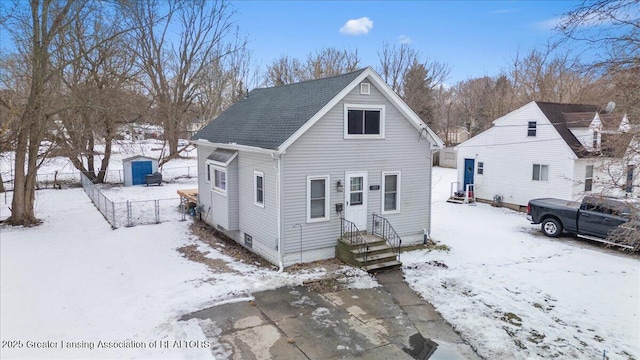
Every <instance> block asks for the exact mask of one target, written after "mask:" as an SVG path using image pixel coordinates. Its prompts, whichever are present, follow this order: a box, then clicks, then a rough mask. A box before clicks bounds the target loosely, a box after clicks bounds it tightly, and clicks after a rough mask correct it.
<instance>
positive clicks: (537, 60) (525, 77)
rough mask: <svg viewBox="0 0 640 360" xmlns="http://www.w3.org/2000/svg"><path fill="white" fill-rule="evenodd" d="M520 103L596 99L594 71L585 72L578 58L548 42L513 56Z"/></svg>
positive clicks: (515, 85) (511, 67)
mask: <svg viewBox="0 0 640 360" xmlns="http://www.w3.org/2000/svg"><path fill="white" fill-rule="evenodd" d="M509 72H510V75H511V82H512V84H513V87H514V90H515V91H516V97H517V98H518V102H520V103H526V102H529V101H549V102H558V103H580V102H587V101H591V100H594V99H593V96H594V95H595V93H596V92H595V89H594V88H593V85H594V83H595V81H596V79H597V76H596V74H595V72H594V71H584V68H583V67H582V64H581V63H580V61H579V58H578V57H574V56H571V55H570V54H569V53H567V52H560V51H558V50H557V48H556V47H555V46H552V45H547V46H546V47H544V48H541V49H533V50H532V51H531V52H530V53H529V54H527V55H526V56H525V57H523V58H520V55H519V54H516V56H515V57H514V58H513V59H512V61H511V64H510V69H509Z"/></svg>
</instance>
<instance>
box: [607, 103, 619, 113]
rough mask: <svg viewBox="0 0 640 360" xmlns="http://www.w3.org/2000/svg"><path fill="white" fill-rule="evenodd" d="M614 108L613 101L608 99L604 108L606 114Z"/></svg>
mask: <svg viewBox="0 0 640 360" xmlns="http://www.w3.org/2000/svg"><path fill="white" fill-rule="evenodd" d="M615 108H616V103H614V102H613V101H609V103H608V104H607V107H606V108H605V111H606V112H607V114H611V113H612V112H613V109H615Z"/></svg>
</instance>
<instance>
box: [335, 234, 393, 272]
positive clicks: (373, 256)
mask: <svg viewBox="0 0 640 360" xmlns="http://www.w3.org/2000/svg"><path fill="white" fill-rule="evenodd" d="M363 236H364V238H365V239H366V240H367V244H368V245H369V251H368V252H367V256H366V261H365V256H364V254H363V253H361V252H360V251H359V250H358V247H359V246H358V245H351V244H350V243H349V242H348V241H347V240H346V239H339V240H338V244H337V245H336V257H337V258H338V259H340V260H342V261H344V262H346V263H347V264H349V265H352V266H355V267H359V268H362V269H364V270H366V271H368V272H375V271H379V270H385V269H390V268H395V267H398V266H401V265H402V263H401V262H400V261H398V260H397V257H396V253H395V251H394V250H393V249H392V248H391V247H390V246H389V245H387V243H386V241H385V240H384V239H383V238H381V237H379V236H375V235H367V234H363Z"/></svg>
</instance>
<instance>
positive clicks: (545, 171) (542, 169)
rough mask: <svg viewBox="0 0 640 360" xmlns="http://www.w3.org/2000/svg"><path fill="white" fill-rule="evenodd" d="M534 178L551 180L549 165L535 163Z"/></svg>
mask: <svg viewBox="0 0 640 360" xmlns="http://www.w3.org/2000/svg"><path fill="white" fill-rule="evenodd" d="M532 180H535V181H549V165H540V164H533V177H532Z"/></svg>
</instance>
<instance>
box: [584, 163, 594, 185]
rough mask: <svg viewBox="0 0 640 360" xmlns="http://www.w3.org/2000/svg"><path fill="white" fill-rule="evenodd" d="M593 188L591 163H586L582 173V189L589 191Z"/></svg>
mask: <svg viewBox="0 0 640 360" xmlns="http://www.w3.org/2000/svg"><path fill="white" fill-rule="evenodd" d="M592 188H593V165H587V168H586V169H585V175H584V191H591V189H592Z"/></svg>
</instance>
